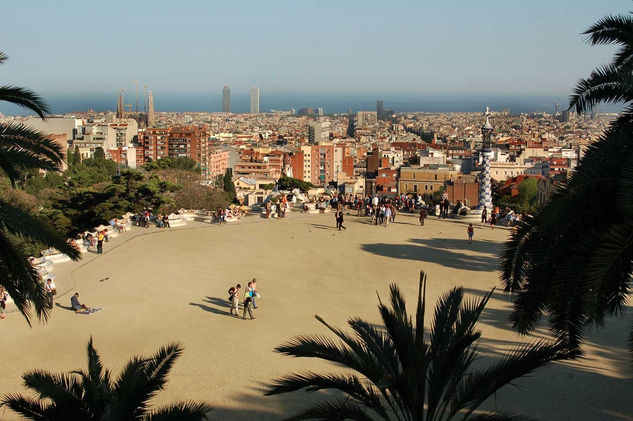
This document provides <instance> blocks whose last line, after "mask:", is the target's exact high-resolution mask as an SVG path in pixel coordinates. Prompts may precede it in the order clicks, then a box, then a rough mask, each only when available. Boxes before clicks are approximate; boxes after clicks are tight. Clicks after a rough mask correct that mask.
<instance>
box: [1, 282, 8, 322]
mask: <svg viewBox="0 0 633 421" xmlns="http://www.w3.org/2000/svg"><path fill="white" fill-rule="evenodd" d="M8 299H9V294H7V292H6V291H5V290H4V287H0V319H4V318H5V317H6V316H5V314H4V309H5V308H7V300H8Z"/></svg>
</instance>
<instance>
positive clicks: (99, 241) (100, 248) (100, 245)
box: [97, 231, 105, 254]
mask: <svg viewBox="0 0 633 421" xmlns="http://www.w3.org/2000/svg"><path fill="white" fill-rule="evenodd" d="M104 238H105V235H103V231H99V232H98V233H97V253H99V254H102V253H103V239H104Z"/></svg>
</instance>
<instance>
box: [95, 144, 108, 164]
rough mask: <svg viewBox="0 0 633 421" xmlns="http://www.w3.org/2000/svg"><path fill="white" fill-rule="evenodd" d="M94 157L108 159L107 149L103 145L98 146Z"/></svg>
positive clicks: (96, 159) (100, 159)
mask: <svg viewBox="0 0 633 421" xmlns="http://www.w3.org/2000/svg"><path fill="white" fill-rule="evenodd" d="M94 159H95V161H104V160H105V159H106V156H105V151H104V150H103V148H102V147H100V146H97V147H96V148H95V153H94Z"/></svg>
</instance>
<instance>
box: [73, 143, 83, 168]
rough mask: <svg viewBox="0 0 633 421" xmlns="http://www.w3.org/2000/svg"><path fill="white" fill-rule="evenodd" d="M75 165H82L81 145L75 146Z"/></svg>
mask: <svg viewBox="0 0 633 421" xmlns="http://www.w3.org/2000/svg"><path fill="white" fill-rule="evenodd" d="M73 165H75V166H76V165H81V154H80V153H79V146H75V152H74V153H73Z"/></svg>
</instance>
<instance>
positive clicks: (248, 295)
mask: <svg viewBox="0 0 633 421" xmlns="http://www.w3.org/2000/svg"><path fill="white" fill-rule="evenodd" d="M241 289H242V285H241V284H237V285H236V286H234V287H231V288H229V302H230V310H229V312H230V314H233V315H235V317H240V291H241ZM259 297H260V295H259V293H258V292H257V279H255V278H253V280H252V281H250V282H249V283H248V285H247V286H246V290H245V291H244V296H243V300H242V306H243V312H242V319H244V320H246V314H248V316H249V317H250V320H253V319H255V316H254V315H253V310H254V309H256V308H257V299H258V298H259Z"/></svg>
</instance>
